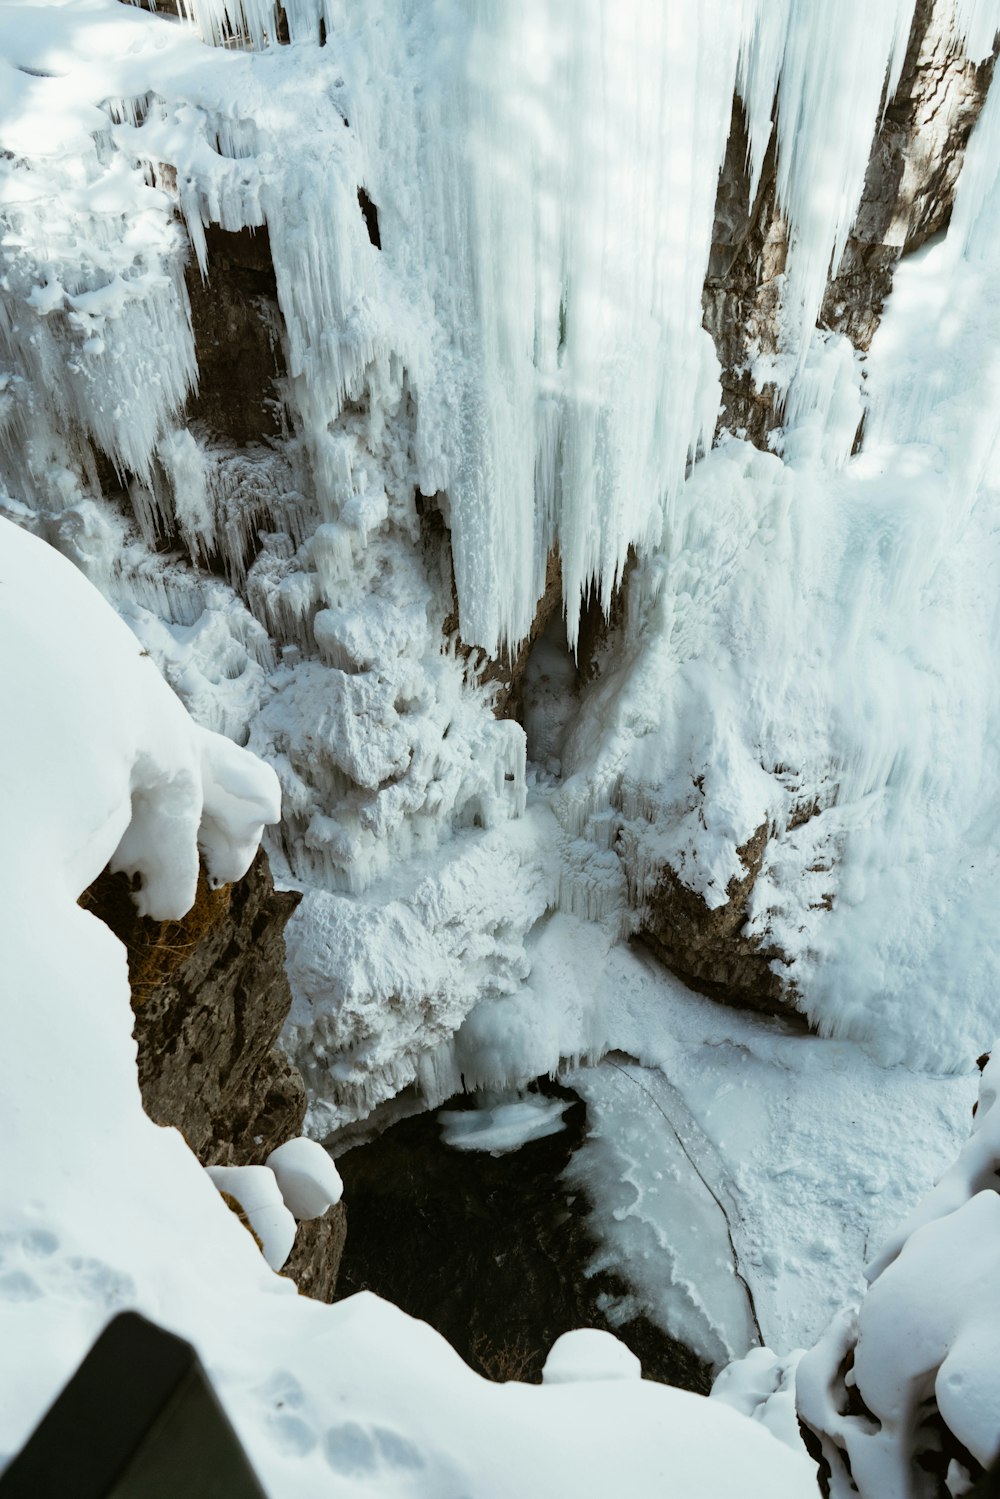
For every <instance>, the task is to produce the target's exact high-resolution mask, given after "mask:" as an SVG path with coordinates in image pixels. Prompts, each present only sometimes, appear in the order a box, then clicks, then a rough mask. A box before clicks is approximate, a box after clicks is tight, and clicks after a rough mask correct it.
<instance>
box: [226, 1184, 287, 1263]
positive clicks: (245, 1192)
mask: <svg viewBox="0 0 1000 1499" xmlns="http://www.w3.org/2000/svg"><path fill="white" fill-rule="evenodd" d="M206 1170H207V1172H208V1174H209V1176H210V1177H211V1178H212V1180H213V1181H214V1183H215V1185H216V1186H217V1187H218V1189H219V1191H220V1192H224V1193H225V1194H226V1195H227V1196H229V1197H234V1198H235V1199H236V1201H237V1202H238V1203H239V1205H240V1207H241V1208H242V1209H243V1211H244V1213H245V1214H246V1217H247V1222H248V1223H249V1225H250V1227H251V1228H252V1229H253V1232H254V1233H255V1234H256V1236H257V1238H258V1239H259V1240H260V1252H261V1254H262V1255H263V1256H264V1258H265V1259H266V1260H267V1263H268V1264H269V1265H270V1267H271V1269H272V1270H280V1269H281V1267H282V1265H283V1264H284V1263H285V1261H286V1260H287V1258H288V1256H289V1255H290V1254H291V1252H292V1245H293V1244H294V1243H295V1219H294V1218H293V1217H292V1214H291V1212H290V1211H289V1209H288V1206H287V1204H286V1203H285V1202H284V1201H283V1198H282V1193H281V1192H280V1191H279V1187H278V1182H277V1181H276V1179H275V1175H274V1172H273V1171H269V1170H268V1168H267V1167H266V1166H208V1167H206Z"/></svg>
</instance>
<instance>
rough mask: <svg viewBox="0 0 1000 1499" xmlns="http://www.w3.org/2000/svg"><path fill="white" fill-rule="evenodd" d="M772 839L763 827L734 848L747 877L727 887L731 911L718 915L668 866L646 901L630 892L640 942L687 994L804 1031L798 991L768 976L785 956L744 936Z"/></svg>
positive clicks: (719, 910)
mask: <svg viewBox="0 0 1000 1499" xmlns="http://www.w3.org/2000/svg"><path fill="white" fill-rule="evenodd" d="M767 838H768V828H767V825H766V824H762V826H761V827H759V828H758V829H757V831H756V832H755V833H754V835H753V837H752V838H750V839H748V840H747V842H746V843H745V844H744V845H743V847H742V848H739V849H737V853H738V854H739V857H740V860H741V862H742V864H743V866H744V869H745V871H746V872H745V874H743V875H742V876H738V877H736V878H734V879H732V880H730V882H729V885H728V886H727V888H726V904H725V905H723V906H717V907H716V908H715V909H714V910H711V909H710V908H709V907H708V906H707V905H706V904H705V902H704V900H702V898H701V896H700V895H698V894H696V893H695V891H693V890H689V889H688V888H687V886H686V885H684V884H682V883H681V881H680V879H678V877H677V875H676V874H675V873H674V871H673V870H672V869H670V868H669V867H664V869H663V871H662V873H661V875H660V877H659V880H658V881H657V883H656V885H655V887H654V889H653V891H652V894H651V895H649V896H647V897H646V899H645V900H644V901H642V900H641V897H640V893H639V892H638V891H635V890H634V889H633V890H632V892H631V893H632V896H633V899H634V900H635V902H636V904H640V903H641V905H642V909H643V921H642V927H641V930H640V936H641V938H642V939H643V941H645V942H646V943H647V945H648V946H649V947H650V949H651V950H652V951H653V952H654V953H655V954H656V956H657V957H658V958H659V959H660V960H661V961H662V962H663V963H664V964H665V965H666V966H667V967H668V968H669V969H670V971H671V973H675V974H676V975H677V977H678V978H679V979H682V980H683V981H684V983H686V984H687V985H688V986H689V987H690V988H692V989H696V990H697V991H698V992H699V993H700V994H707V995H708V996H709V997H710V998H711V999H718V1000H722V1001H723V1002H724V1003H725V1004H733V1005H739V1006H740V1007H741V1008H744V1009H748V1010H760V1011H762V1012H764V1013H766V1014H782V1015H786V1016H788V1017H789V1018H794V1019H795V1020H797V1021H799V1022H801V1023H803V1024H804V1021H803V1020H802V1016H801V1015H800V1014H799V1012H798V1011H797V1010H796V1008H795V997H794V994H793V992H792V991H791V990H790V988H789V986H788V985H787V984H786V983H785V982H784V981H783V980H782V978H781V977H780V975H779V974H777V973H774V972H773V971H772V969H771V963H772V962H773V960H774V959H775V958H780V957H781V956H782V954H781V953H780V952H779V951H778V950H777V949H776V948H770V947H767V946H765V945H764V944H763V943H761V942H760V941H759V940H758V939H757V938H755V937H751V936H749V935H748V934H747V932H746V922H747V902H748V900H749V898H750V893H751V891H752V890H753V886H754V881H755V880H756V878H757V876H758V874H759V873H760V868H761V864H762V863H763V860H764V849H765V847H766V845H767ZM626 873H627V866H626ZM630 883H631V882H630Z"/></svg>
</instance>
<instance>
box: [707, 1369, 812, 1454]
mask: <svg viewBox="0 0 1000 1499" xmlns="http://www.w3.org/2000/svg"><path fill="white" fill-rule="evenodd" d="M801 1358H802V1350H801V1349H796V1350H795V1352H793V1353H791V1354H787V1355H786V1356H785V1357H783V1358H779V1356H778V1355H777V1354H776V1353H772V1351H771V1349H770V1348H751V1349H750V1351H749V1353H747V1354H746V1355H745V1356H744V1357H743V1358H741V1359H737V1360H736V1361H735V1362H734V1363H731V1364H727V1365H726V1367H725V1368H724V1369H723V1371H722V1373H721V1374H720V1375H719V1377H718V1378H717V1379H716V1381H715V1383H714V1384H713V1385H712V1393H711V1399H712V1400H721V1401H722V1402H723V1403H724V1404H725V1405H729V1406H732V1408H733V1410H737V1411H741V1412H742V1414H743V1415H744V1416H750V1417H751V1419H752V1420H754V1421H760V1422H762V1424H763V1425H764V1426H766V1427H767V1429H768V1431H769V1432H770V1433H771V1435H772V1436H776V1437H777V1438H778V1440H779V1441H781V1442H784V1443H785V1445H786V1446H788V1447H791V1449H792V1451H793V1452H801V1451H804V1450H805V1449H804V1443H803V1441H802V1432H801V1430H800V1428H799V1418H798V1413H797V1411H796V1409H795V1374H796V1370H797V1369H798V1366H799V1361H800V1360H801Z"/></svg>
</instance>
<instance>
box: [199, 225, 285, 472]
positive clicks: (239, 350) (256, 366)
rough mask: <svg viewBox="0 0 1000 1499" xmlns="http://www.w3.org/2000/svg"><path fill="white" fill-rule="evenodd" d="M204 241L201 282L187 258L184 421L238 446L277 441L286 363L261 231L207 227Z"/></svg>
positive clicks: (263, 230) (267, 246)
mask: <svg viewBox="0 0 1000 1499" xmlns="http://www.w3.org/2000/svg"><path fill="white" fill-rule="evenodd" d="M205 241H206V245H207V248H208V276H207V279H206V280H205V281H203V280H202V278H201V272H200V271H199V269H198V263H197V261H196V260H195V258H194V256H191V257H190V259H189V261H188V265H187V270H186V275H185V280H186V282H187V291H188V297H189V298H190V302H191V324H192V328H193V330H194V341H195V350H196V352H197V356H198V390H197V392H196V393H195V394H194V395H193V396H192V397H191V399H190V400H189V402H188V418H189V420H191V421H198V422H202V423H203V424H204V425H205V426H206V427H208V428H210V429H211V431H213V432H215V433H217V434H218V435H219V436H220V437H224V438H228V439H229V440H230V441H231V442H234V443H236V444H238V445H246V444H248V443H259V442H262V441H265V440H266V439H267V438H269V437H278V436H280V435H281V433H282V430H283V415H282V404H281V391H280V382H281V381H282V380H283V379H284V377H285V361H284V354H283V352H282V347H281V329H282V326H283V325H282V321H281V313H280V311H279V309H278V290H277V282H276V280H275V275H274V265H273V263H272V261H271V243H270V240H269V238H268V233H267V229H266V228H259V229H240V230H237V231H235V232H230V231H228V230H225V229H221V228H220V227H219V225H218V224H209V225H208V226H207V227H206V229H205Z"/></svg>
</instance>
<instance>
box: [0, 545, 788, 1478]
mask: <svg viewBox="0 0 1000 1499" xmlns="http://www.w3.org/2000/svg"><path fill="white" fill-rule="evenodd" d="M0 640H2V642H3V656H2V663H3V694H4V702H5V704H6V707H7V712H8V717H7V719H6V728H5V732H4V735H3V742H2V750H0V755H2V765H0V787H2V793H0V797H2V821H3V827H4V829H5V839H4V845H3V853H2V857H0V913H2V914H0V928H2V947H3V952H4V976H3V1000H4V1002H3V1005H2V1006H0V1032H2V1037H0V1053H2V1055H3V1057H4V1058H5V1059H6V1065H5V1070H4V1085H3V1089H2V1092H0V1121H2V1128H3V1138H4V1142H5V1161H6V1166H5V1173H4V1193H3V1198H2V1202H0V1346H2V1347H3V1349H4V1359H3V1372H2V1375H0V1390H2V1398H0V1454H2V1456H0V1467H2V1465H3V1461H4V1459H5V1458H7V1457H9V1456H10V1455H11V1454H13V1453H14V1452H15V1451H16V1450H17V1449H18V1448H19V1446H20V1445H21V1443H22V1442H23V1441H24V1439H25V1438H26V1436H27V1434H28V1432H29V1431H30V1429H31V1427H32V1426H33V1424H34V1423H35V1421H36V1420H37V1419H38V1418H39V1417H40V1416H41V1414H42V1413H43V1411H44V1410H45V1408H46V1407H47V1405H48V1404H49V1402H50V1401H51V1400H52V1399H53V1398H54V1396H55V1395H56V1393H57V1392H58V1390H59V1388H60V1386H61V1385H62V1384H63V1383H64V1381H65V1380H66V1379H67V1378H68V1377H69V1376H70V1374H71V1373H72V1372H73V1371H74V1369H75V1367H76V1365H77V1364H78V1363H79V1361H80V1359H81V1358H82V1356H83V1354H84V1353H85V1352H86V1350H87V1348H88V1347H89V1345H90V1343H91V1342H92V1341H93V1339H94V1337H95V1336H96V1334H97V1333H98V1331H99V1330H100V1328H101V1327H102V1326H103V1324H104V1323H105V1322H106V1321H107V1319H108V1318H109V1317H110V1316H111V1315H112V1314H113V1313H114V1312H115V1311H117V1310H119V1309H121V1308H123V1307H126V1306H132V1307H137V1308H138V1309H140V1310H141V1311H143V1312H144V1313H145V1314H146V1315H147V1316H149V1317H151V1318H153V1319H154V1320H155V1321H158V1322H160V1323H161V1324H162V1325H164V1326H167V1327H169V1328H171V1329H172V1330H173V1331H175V1332H178V1333H180V1334H181V1335H182V1336H186V1337H188V1338H190V1339H191V1340H192V1341H193V1342H194V1343H195V1345H196V1346H197V1347H198V1349H199V1351H200V1353H201V1355H202V1358H203V1360H204V1362H205V1364H206V1366H207V1368H208V1370H209V1373H210V1376H211V1379H212V1381H213V1384H214V1385H215V1387H216V1389H217V1390H218V1392H219V1394H220V1397H221V1399H222V1401H223V1403H224V1405H225V1407H226V1409H227V1411H228V1412H229V1414H230V1416H231V1417H232V1419H233V1421H234V1423H235V1425H236V1428H237V1431H238V1433H239V1435H240V1437H241V1438H242V1440H243V1442H244V1443H245V1445H246V1447H247V1449H248V1451H249V1453H250V1456H251V1458H252V1460H253V1463H254V1466H255V1467H256V1469H257V1471H258V1473H259V1475H260V1477H261V1479H262V1481H263V1483H264V1484H265V1486H266V1488H267V1490H268V1492H269V1493H272V1494H274V1495H275V1496H282V1499H284V1496H287V1495H293V1494H294V1495H296V1496H300V1495H301V1496H308V1495H313V1494H315V1495H322V1494H328V1493H329V1492H330V1489H331V1485H333V1486H335V1487H336V1490H337V1492H338V1493H342V1494H345V1495H354V1494H357V1495H375V1494H377V1495H379V1496H389V1495H413V1496H417V1495H425V1496H427V1499H449V1496H451V1499H459V1496H463V1495H464V1496H469V1495H483V1496H487V1495H496V1496H499V1495H503V1494H511V1493H518V1494H539V1495H540V1494H552V1493H557V1492H560V1490H562V1489H563V1488H569V1489H571V1490H572V1492H573V1493H575V1494H581V1495H588V1494H589V1495H593V1496H595V1499H597V1496H606V1495H608V1494H611V1493H615V1492H620V1491H621V1490H622V1488H623V1487H624V1488H625V1489H626V1490H627V1491H628V1492H629V1493H630V1494H636V1495H642V1494H645V1495H649V1496H650V1499H652V1496H654V1495H662V1494H663V1493H665V1492H667V1491H668V1490H669V1492H671V1493H673V1494H676V1495H689V1496H690V1499H702V1496H705V1495H718V1496H720V1499H721V1496H723V1495H725V1494H728V1493H731V1492H732V1491H733V1489H734V1487H736V1486H738V1487H740V1489H741V1491H742V1492H745V1493H750V1494H757V1495H759V1496H760V1499H765V1496H768V1499H773V1496H782V1499H784V1496H788V1499H792V1496H796V1499H798V1496H803V1499H804V1496H806V1495H809V1494H812V1493H814V1492H815V1484H814V1479H813V1476H812V1471H811V1464H809V1463H808V1462H807V1461H806V1460H805V1459H804V1458H802V1457H797V1456H795V1455H794V1454H792V1453H790V1452H788V1451H787V1450H786V1449H785V1448H783V1447H782V1446H781V1445H780V1443H778V1442H777V1441H775V1440H774V1438H773V1437H771V1436H770V1435H769V1434H768V1433H767V1432H766V1431H764V1430H763V1428H761V1427H759V1426H755V1425H754V1424H753V1423H751V1422H749V1421H747V1420H746V1419H745V1418H743V1417H742V1416H739V1415H737V1414H736V1413H734V1412H732V1411H729V1410H726V1409H724V1408H723V1407H717V1406H714V1405H712V1404H710V1403H709V1402H708V1401H706V1400H703V1399H701V1398H699V1397H696V1396H692V1395H687V1394H684V1393H682V1392H680V1391H673V1390H668V1389H666V1388H665V1387H662V1386H658V1385H650V1384H647V1383H645V1382H643V1381H641V1380H640V1379H639V1378H638V1377H637V1370H636V1369H635V1368H634V1367H633V1363H632V1362H630V1358H631V1356H630V1355H628V1354H627V1353H626V1352H625V1350H623V1349H614V1348H613V1356H609V1355H608V1353H607V1352H606V1350H605V1351H604V1352H603V1353H602V1352H601V1349H600V1348H598V1349H597V1350H596V1351H597V1354H598V1355H599V1356H598V1357H596V1359H595V1356H594V1353H595V1350H594V1347H593V1346H592V1344H591V1343H585V1346H584V1347H583V1348H582V1349H581V1350H579V1352H578V1353H577V1352H574V1346H568V1347H566V1348H564V1349H563V1350H562V1351H561V1352H560V1354H559V1357H558V1358H557V1360H556V1363H555V1364H554V1365H553V1370H552V1375H553V1378H552V1382H551V1383H550V1384H547V1385H545V1386H543V1387H542V1388H534V1387H527V1386H518V1385H507V1386H499V1385H492V1384H489V1383H487V1382H486V1381H484V1380H482V1379H480V1378H479V1377H478V1376H477V1375H474V1374H473V1373H472V1372H471V1371H470V1370H469V1369H468V1368H466V1367H465V1365H463V1364H462V1363H461V1361H460V1360H459V1359H458V1357H457V1355H455V1354H454V1353H453V1352H452V1351H451V1350H450V1349H449V1348H448V1346H447V1345H446V1344H445V1343H444V1341H443V1339H441V1338H440V1337H439V1336H438V1335H437V1334H436V1333H434V1332H432V1331H431V1330H430V1329H429V1328H427V1327H425V1326H423V1325H421V1324H419V1323H416V1322H413V1321H411V1320H410V1319H409V1318H407V1317H405V1316H404V1315H403V1314H402V1313H399V1312H396V1311H394V1310H393V1309H392V1308H391V1307H389V1306H388V1305H386V1304H385V1303H383V1302H380V1301H378V1300H377V1299H376V1298H375V1297H372V1296H368V1295H365V1296H359V1297H354V1298H352V1299H351V1300H349V1301H347V1302H343V1303H341V1304H340V1305H338V1306H336V1307H331V1306H327V1305H324V1304H321V1303H319V1302H314V1301H309V1300H307V1299H306V1298H302V1297H299V1296H298V1295H297V1294H296V1291H295V1288H294V1286H293V1285H292V1283H291V1282H290V1281H288V1280H284V1279H282V1278H279V1277H278V1276H276V1275H275V1274H274V1273H273V1272H272V1271H271V1270H269V1269H268V1267H267V1265H266V1263H265V1261H264V1259H263V1257H262V1255H261V1254H260V1253H259V1252H258V1249H257V1247H256V1245H255V1244H254V1241H253V1239H252V1237H251V1236H250V1234H248V1233H247V1232H246V1231H245V1230H244V1228H243V1227H242V1226H241V1225H240V1223H239V1222H238V1220H237V1218H236V1217H235V1216H234V1214H233V1213H231V1212H230V1211H229V1209H228V1208H227V1207H226V1206H225V1204H224V1202H223V1200H222V1198H221V1196H220V1195H219V1193H218V1192H217V1191H216V1189H215V1187H214V1186H213V1184H212V1182H211V1180H210V1178H209V1175H208V1173H207V1172H205V1171H204V1170H203V1169H202V1168H201V1166H200V1165H199V1164H198V1162H197V1160H196V1159H195V1157H194V1156H193V1155H192V1154H191V1152H190V1151H189V1150H188V1148H187V1146H186V1145H185V1143H184V1141H183V1139H182V1137H181V1136H180V1134H179V1133H177V1131H175V1130H172V1129H161V1128H159V1127H158V1126H156V1125H154V1124H153V1123H152V1122H151V1121H150V1120H149V1119H148V1118H147V1117H146V1116H145V1114H144V1113H143V1111H142V1105H141V1100H140V1097H139V1089H138V1085H137V1082H136V1070H135V1047H134V1043H133V1041H132V1038H131V1024H132V1014H131V1008H130V1005H129V995H128V979H127V969H126V961H125V952H124V949H123V948H122V947H121V945H120V944H119V943H118V942H117V940H116V939H115V938H113V937H112V936H111V934H110V933H109V932H108V930H107V928H105V927H104V926H102V924H101V923H100V922H99V921H97V919H96V918H95V917H93V916H91V915H90V914H89V913H88V912H86V911H85V910H82V909H81V908H80V907H79V906H78V905H77V904H76V901H77V897H78V896H79V895H80V894H81V893H82V891H83V889H84V888H85V887H86V886H87V884H88V883H89V882H90V881H91V880H92V879H93V878H95V877H96V875H97V874H98V873H99V872H100V870H101V869H102V868H103V866H104V865H105V864H106V863H107V862H108V860H109V859H111V860H112V862H113V863H114V864H116V865H117V866H119V867H121V868H124V869H127V870H130V871H132V872H133V873H135V874H137V875H138V876H139V878H140V880H141V893H140V897H139V898H140V900H141V901H142V903H143V906H144V908H145V909H146V910H147V911H148V912H149V913H150V914H151V915H154V916H158V917H165V916H174V915H177V914H179V913H180V912H182V911H183V910H184V909H185V906H186V905H187V904H188V903H189V902H190V901H191V899H192V898H193V894H194V877H195V872H196V870H197V863H198V855H199V850H200V852H201V855H202V857H203V858H204V859H205V861H206V863H207V866H208V869H209V871H210V873H211V876H212V877H213V878H215V879H217V880H224V879H230V878H236V877H238V876H239V875H240V874H241V873H242V872H243V870H244V869H245V868H246V867H247V864H248V863H249V861H250V859H251V858H252V857H253V854H254V852H255V849H256V846H257V842H258V839H259V837H260V832H261V826H262V824H263V823H264V822H265V821H272V820H273V819H274V818H275V817H276V816H277V815H278V802H277V796H276V790H277V788H276V783H275V777H274V775H273V772H271V771H270V770H269V769H268V768H267V767H266V766H264V765H262V764H261V763H260V762H259V761H257V760H256V759H255V758H254V757H253V756H252V755H250V754H248V753H247V752H246V751H244V750H241V749H238V748H236V747H235V746H233V745H232V744H231V743H230V742H228V741H227V740H224V739H220V738H219V737H218V736H215V735H212V734H208V733H206V732H205V731H204V730H202V729H199V728H197V727H196V726H195V725H194V724H193V723H192V722H191V720H190V719H189V718H188V716H187V714H186V713H185V711H184V709H183V708H182V706H181V704H180V703H179V702H178V701H177V699H176V697H175V696H174V694H173V693H172V692H171V690H170V689H169V687H168V686H167V685H166V684H165V683H164V682H163V680H162V679H161V677H160V676H159V673H158V672H157V670H156V668H155V666H154V665H153V663H152V662H151V661H150V660H149V659H147V658H146V657H145V656H144V655H143V653H142V652H141V650H140V648H139V645H138V643H137V642H136V640H135V638H134V636H133V635H132V634H131V633H130V631H129V630H128V629H127V628H126V627H125V626H124V625H123V624H122V623H121V622H120V621H119V620H118V619H117V618H116V617H115V616H114V614H113V612H112V611H111V610H110V609H109V608H108V606H107V605H106V604H105V603H104V601H103V600H102V599H101V598H100V596H99V595H98V594H97V592H96V590H94V589H93V587H92V586H91V585H90V584H89V583H88V582H87V581H86V580H85V579H84V578H83V577H82V576H81V575H80V573H79V572H78V571H77V570H76V569H74V568H73V567H71V566H70V565H69V564H68V563H67V562H66V561H65V560H64V559H62V558H60V557H59V556H58V555H57V554H56V552H55V551H54V550H53V549H51V548H50V547H48V546H46V545H45V544H44V543H43V542H41V541H39V540H37V539H35V538H34V537H31V536H29V535H27V534H26V533H25V532H24V531H22V530H19V529H17V528H15V527H13V526H11V525H10V524H9V523H7V522H5V521H0ZM67 1130H69V1131H70V1132H71V1134H72V1146H70V1145H69V1143H68V1135H67ZM272 1159H274V1158H272ZM595 1336H596V1335H595ZM607 1341H608V1342H609V1343H610V1342H611V1340H610V1339H607ZM633 1362H634V1361H633Z"/></svg>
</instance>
